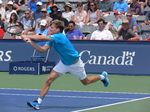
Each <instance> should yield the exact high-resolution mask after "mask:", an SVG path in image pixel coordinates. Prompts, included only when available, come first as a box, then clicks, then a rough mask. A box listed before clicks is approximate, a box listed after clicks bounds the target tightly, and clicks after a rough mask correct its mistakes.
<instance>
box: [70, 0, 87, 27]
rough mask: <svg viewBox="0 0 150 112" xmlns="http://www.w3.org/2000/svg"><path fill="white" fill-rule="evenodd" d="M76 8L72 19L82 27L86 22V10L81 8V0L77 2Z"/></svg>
mask: <svg viewBox="0 0 150 112" xmlns="http://www.w3.org/2000/svg"><path fill="white" fill-rule="evenodd" d="M77 8H78V9H77V11H75V13H74V15H73V16H72V20H73V21H74V22H75V23H76V24H77V25H79V26H80V27H81V28H82V26H83V25H84V24H85V22H86V16H87V12H86V11H85V10H83V4H82V3H81V2H78V3H77Z"/></svg>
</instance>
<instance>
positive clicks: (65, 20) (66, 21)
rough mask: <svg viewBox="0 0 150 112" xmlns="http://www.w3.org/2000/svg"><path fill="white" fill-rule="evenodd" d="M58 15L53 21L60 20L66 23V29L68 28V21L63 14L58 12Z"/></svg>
mask: <svg viewBox="0 0 150 112" xmlns="http://www.w3.org/2000/svg"><path fill="white" fill-rule="evenodd" d="M56 15H57V18H56V19H53V20H60V21H62V22H64V25H65V27H67V26H68V20H67V19H65V18H63V17H62V12H61V11H57V13H56Z"/></svg>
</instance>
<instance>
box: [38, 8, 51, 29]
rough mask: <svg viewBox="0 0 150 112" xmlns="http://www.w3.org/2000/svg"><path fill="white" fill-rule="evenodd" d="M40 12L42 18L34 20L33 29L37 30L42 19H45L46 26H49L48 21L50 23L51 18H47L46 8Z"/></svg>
mask: <svg viewBox="0 0 150 112" xmlns="http://www.w3.org/2000/svg"><path fill="white" fill-rule="evenodd" d="M41 12H42V16H41V17H40V18H38V19H37V20H36V27H35V29H37V28H38V27H39V26H40V23H41V20H43V19H45V20H46V21H47V26H49V25H50V21H52V18H51V17H49V16H47V10H46V8H43V9H42V10H41Z"/></svg>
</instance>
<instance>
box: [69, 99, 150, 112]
mask: <svg viewBox="0 0 150 112" xmlns="http://www.w3.org/2000/svg"><path fill="white" fill-rule="evenodd" d="M148 98H150V96H149V97H144V98H139V99H133V100H129V101H123V102H118V103H113V104H108V105H103V106H97V107H92V108H87V109H81V110H76V111H72V112H82V111H86V110H93V109H98V108H102V107H108V106H113V105H118V104H123V103H129V102H133V101H138V100H143V99H148Z"/></svg>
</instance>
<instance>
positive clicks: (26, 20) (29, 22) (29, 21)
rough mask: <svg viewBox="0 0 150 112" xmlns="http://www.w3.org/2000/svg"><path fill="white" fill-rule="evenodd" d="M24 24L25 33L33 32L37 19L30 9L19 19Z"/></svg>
mask: <svg viewBox="0 0 150 112" xmlns="http://www.w3.org/2000/svg"><path fill="white" fill-rule="evenodd" d="M19 21H20V22H21V23H22V24H23V26H24V28H23V29H24V34H25V35H27V34H30V33H33V31H34V28H35V20H34V19H33V18H32V17H31V12H30V10H26V11H25V16H22V17H21V18H20V20H19Z"/></svg>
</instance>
